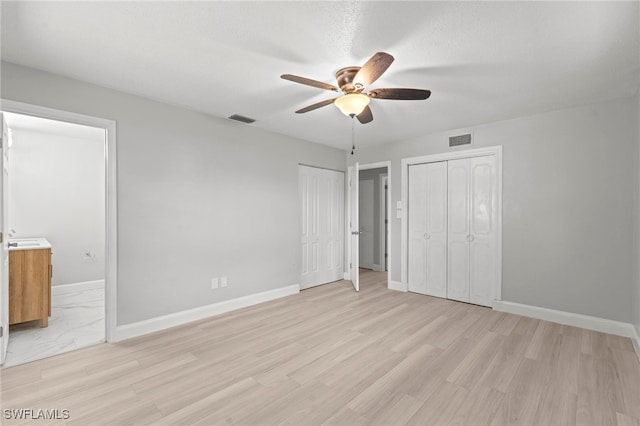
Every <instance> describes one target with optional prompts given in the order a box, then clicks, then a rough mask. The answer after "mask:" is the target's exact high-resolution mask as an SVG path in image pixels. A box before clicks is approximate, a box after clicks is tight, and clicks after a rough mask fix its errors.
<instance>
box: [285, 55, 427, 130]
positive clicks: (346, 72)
mask: <svg viewBox="0 0 640 426" xmlns="http://www.w3.org/2000/svg"><path fill="white" fill-rule="evenodd" d="M393 60H394V58H393V56H391V55H390V54H388V53H385V52H378V53H376V54H375V55H373V56H372V57H371V58H369V60H368V61H367V62H366V63H365V64H364V65H363V66H362V67H345V68H341V69H339V70H338V71H337V72H336V81H337V82H338V87H339V88H338V87H337V86H334V85H332V84H328V83H323V82H321V81H317V80H312V79H310V78H305V77H299V76H297V75H293V74H282V75H281V76H280V77H281V78H283V79H285V80H289V81H293V82H295V83H300V84H305V85H307V86H313V87H318V88H320V89H325V90H331V91H334V92H342V93H343V95H342V96H339V97H337V98H332V99H326V100H324V101H320V102H317V103H315V104H313V105H309V106H307V107H305V108H302V109H299V110H297V111H296V114H304V113H305V112H309V111H313V110H314V109H318V108H321V107H323V106H327V105H331V104H335V105H336V106H337V107H338V108H339V109H340V111H342V113H343V114H345V115H348V116H351V117H352V118H353V117H354V116H355V117H356V118H357V119H358V121H359V122H360V123H362V124H365V123H369V122H371V121H373V114H372V113H371V109H370V108H369V101H370V100H371V99H372V98H373V99H395V100H402V101H410V100H423V99H427V98H428V97H429V96H431V91H430V90H424V89H403V88H392V89H373V90H369V91H368V92H364V90H365V89H366V87H367V86H369V85H370V84H372V83H373V82H374V81H376V80H377V79H378V78H380V76H381V75H382V74H384V72H385V71H386V70H387V68H389V66H390V65H391V63H392V62H393Z"/></svg>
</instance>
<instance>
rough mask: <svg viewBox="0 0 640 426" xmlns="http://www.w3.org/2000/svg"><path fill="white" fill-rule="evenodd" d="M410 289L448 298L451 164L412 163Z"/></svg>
mask: <svg viewBox="0 0 640 426" xmlns="http://www.w3.org/2000/svg"><path fill="white" fill-rule="evenodd" d="M408 210H409V291H413V292H416V293H422V294H427V295H430V296H437V297H447V163H446V162H436V163H428V164H417V165H412V166H409V207H408Z"/></svg>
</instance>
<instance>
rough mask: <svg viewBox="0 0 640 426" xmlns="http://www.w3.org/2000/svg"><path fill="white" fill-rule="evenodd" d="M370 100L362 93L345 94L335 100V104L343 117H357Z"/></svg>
mask: <svg viewBox="0 0 640 426" xmlns="http://www.w3.org/2000/svg"><path fill="white" fill-rule="evenodd" d="M370 101H371V99H370V98H369V97H368V96H367V95H363V94H362V93H347V94H346V95H343V96H340V97H339V98H338V99H336V100H335V102H334V103H335V104H336V106H337V107H338V109H340V111H341V112H342V113H343V114H344V115H358V114H360V113H361V112H362V110H364V109H365V107H366V106H367V105H369V102H370Z"/></svg>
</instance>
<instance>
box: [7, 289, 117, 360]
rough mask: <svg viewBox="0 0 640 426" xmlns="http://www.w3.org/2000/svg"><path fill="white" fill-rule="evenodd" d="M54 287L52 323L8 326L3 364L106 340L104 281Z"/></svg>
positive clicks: (50, 319) (48, 355)
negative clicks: (46, 325) (87, 284)
mask: <svg viewBox="0 0 640 426" xmlns="http://www.w3.org/2000/svg"><path fill="white" fill-rule="evenodd" d="M78 287H79V286H75V285H73V286H60V287H54V288H53V289H52V292H51V293H52V294H51V316H50V317H49V326H48V327H46V328H40V327H39V326H37V325H36V324H34V323H25V324H18V325H16V326H11V328H10V329H9V348H8V350H7V359H6V361H5V364H4V366H3V367H5V368H6V367H11V366H14V365H19V364H24V363H27V362H31V361H35V360H38V359H42V358H46V357H50V356H53V355H57V354H61V353H65V352H69V351H73V350H75V349H80V348H84V347H87V346H91V345H96V344H98V343H101V342H104V340H105V322H104V312H105V309H104V285H101V286H96V285H92V286H90V287H87V288H82V289H78Z"/></svg>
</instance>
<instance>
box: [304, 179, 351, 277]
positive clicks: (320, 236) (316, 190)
mask: <svg viewBox="0 0 640 426" xmlns="http://www.w3.org/2000/svg"><path fill="white" fill-rule="evenodd" d="M298 172H299V197H300V235H301V241H300V243H301V264H302V265H301V272H300V288H308V287H313V286H316V285H319V284H325V283H328V282H332V281H337V280H340V279H342V278H343V277H342V275H343V270H344V268H343V256H344V174H343V173H341V172H335V171H332V170H323V169H317V168H314V167H307V166H299V170H298Z"/></svg>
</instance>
